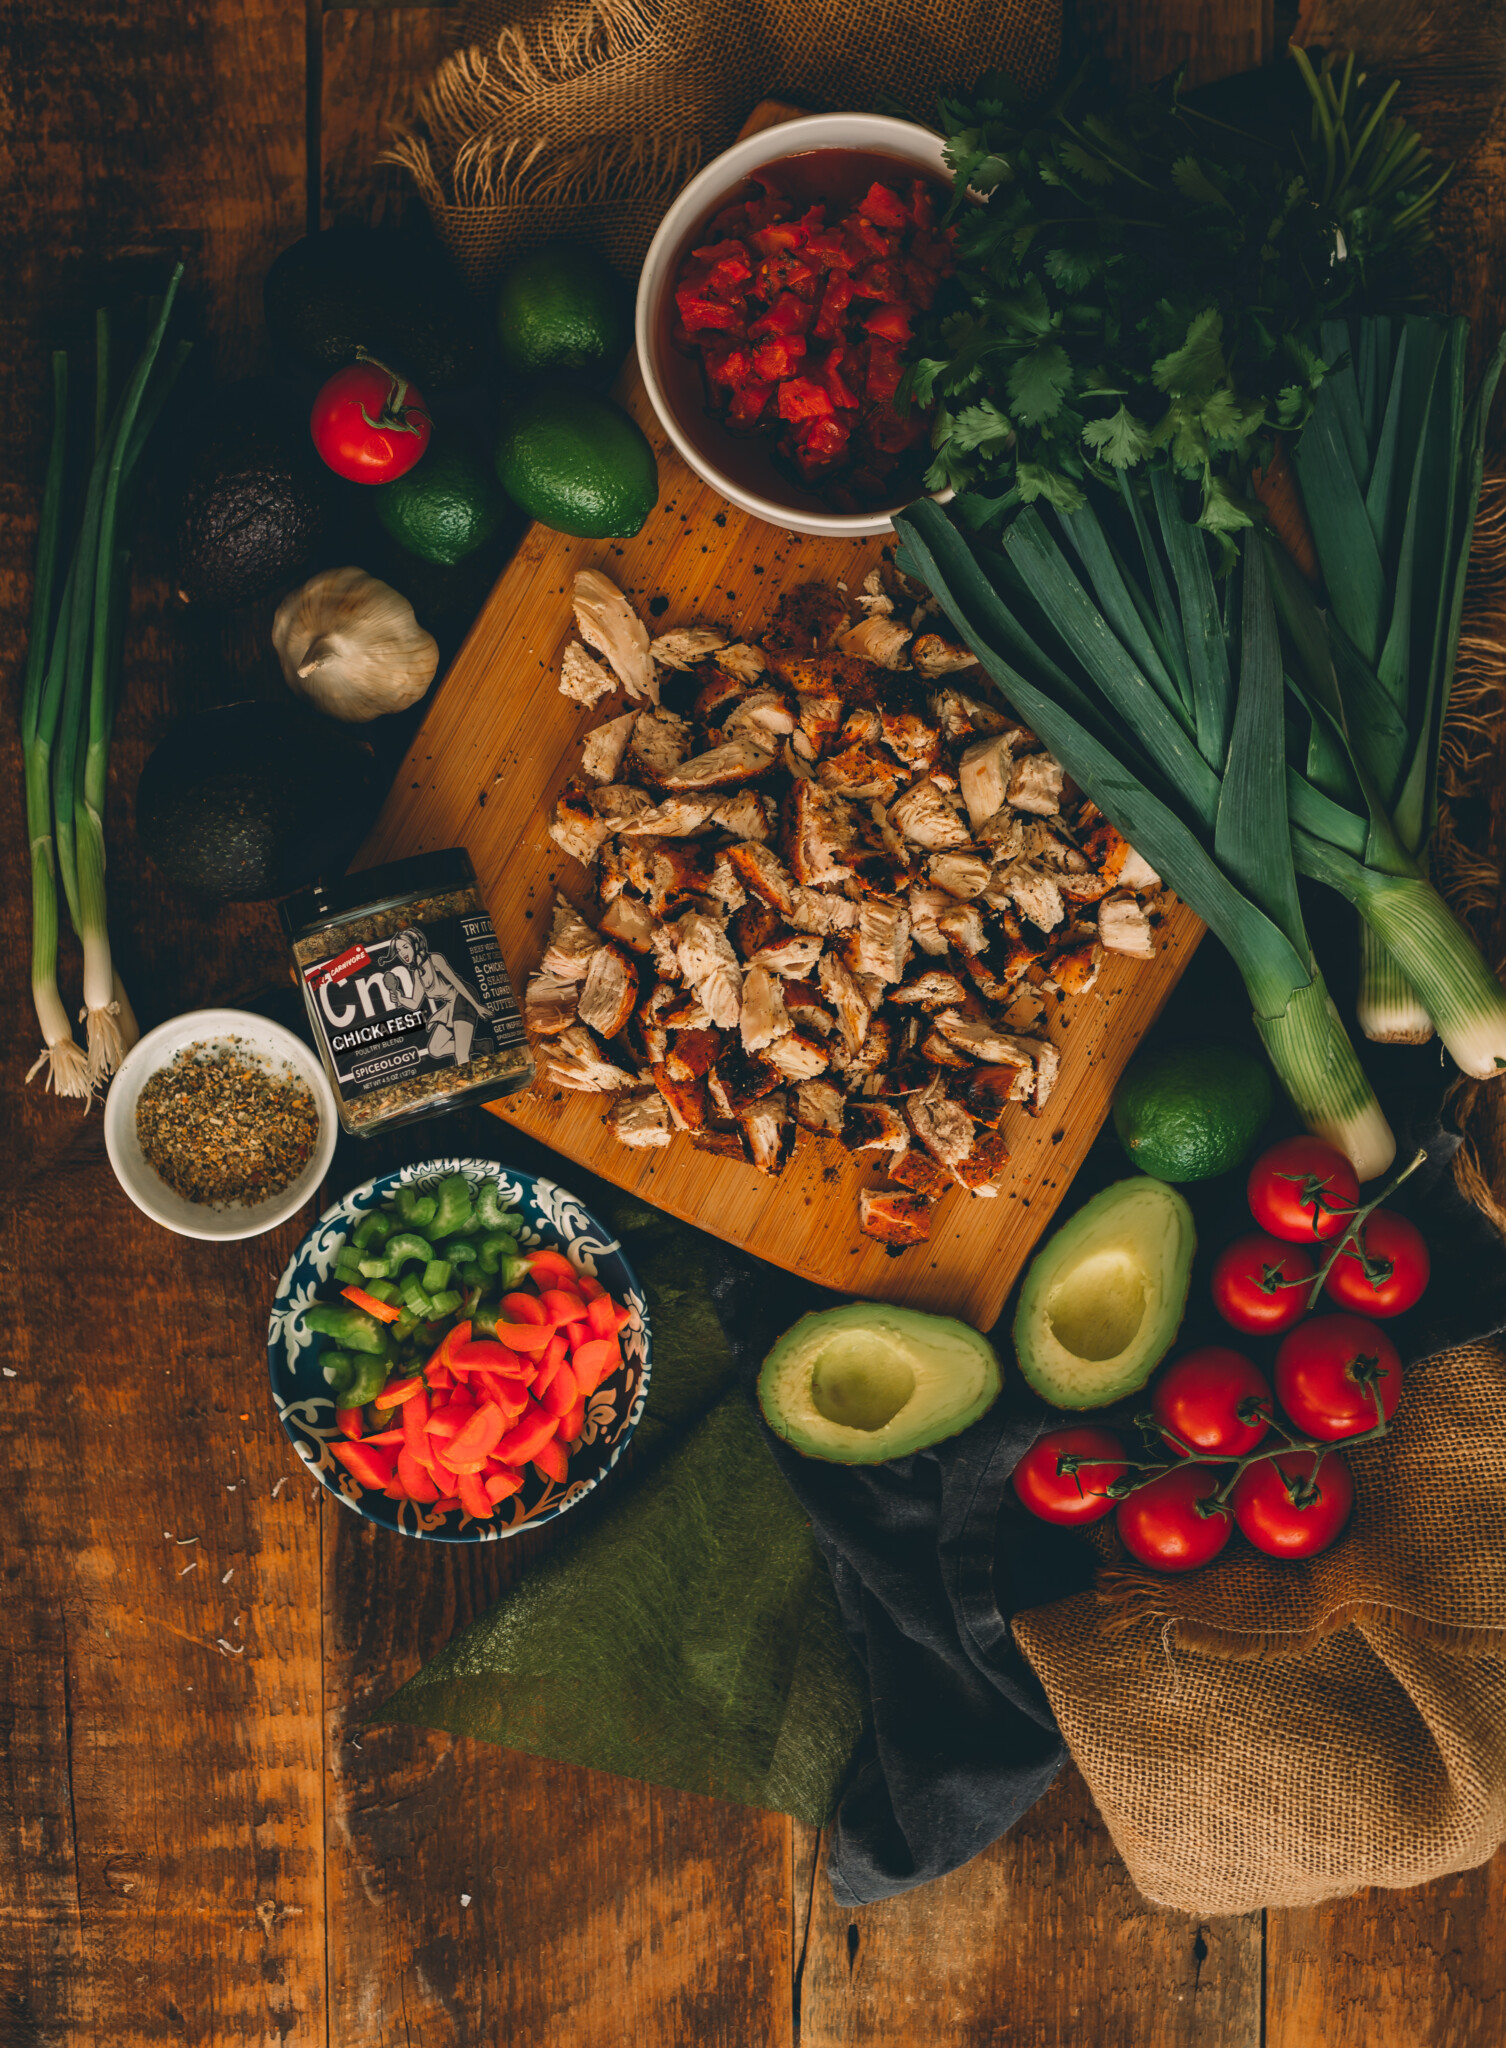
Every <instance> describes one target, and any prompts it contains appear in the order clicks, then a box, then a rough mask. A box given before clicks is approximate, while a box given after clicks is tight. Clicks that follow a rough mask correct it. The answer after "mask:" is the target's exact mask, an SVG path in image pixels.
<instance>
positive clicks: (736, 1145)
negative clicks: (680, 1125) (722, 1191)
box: [690, 1126, 748, 1165]
mask: <svg viewBox="0 0 1506 2048" xmlns="http://www.w3.org/2000/svg"><path fill="white" fill-rule="evenodd" d="M690 1142H691V1144H692V1145H694V1146H695V1148H696V1150H697V1151H698V1152H714V1153H716V1154H717V1156H718V1157H719V1158H722V1159H740V1160H742V1162H743V1163H744V1165H746V1164H747V1159H748V1148H747V1146H746V1144H745V1143H744V1142H743V1135H742V1132H741V1131H723V1130H717V1129H714V1128H712V1127H710V1126H708V1127H707V1128H706V1129H705V1130H704V1131H692V1132H691V1134H690Z"/></svg>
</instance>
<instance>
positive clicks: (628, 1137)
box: [606, 1088, 670, 1150]
mask: <svg viewBox="0 0 1506 2048" xmlns="http://www.w3.org/2000/svg"><path fill="white" fill-rule="evenodd" d="M606 1126H607V1129H608V1130H609V1131H610V1132H611V1133H612V1136H613V1137H614V1138H615V1139H616V1140H617V1142H618V1143H619V1144H620V1145H631V1146H633V1147H634V1149H635V1150H636V1149H639V1148H642V1147H647V1146H650V1145H667V1144H668V1143H669V1135H670V1133H669V1105H668V1103H666V1102H665V1100H664V1097H663V1096H662V1095H661V1094H660V1093H659V1092H658V1090H657V1089H656V1088H643V1089H639V1090H637V1091H635V1092H634V1093H633V1094H632V1095H619V1096H618V1098H617V1100H616V1101H615V1102H614V1103H613V1104H612V1107H611V1108H610V1109H609V1110H608V1111H607V1114H606Z"/></svg>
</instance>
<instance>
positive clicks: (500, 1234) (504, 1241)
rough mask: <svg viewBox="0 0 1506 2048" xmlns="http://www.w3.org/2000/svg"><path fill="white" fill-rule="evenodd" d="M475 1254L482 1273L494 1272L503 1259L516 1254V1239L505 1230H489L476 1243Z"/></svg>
mask: <svg viewBox="0 0 1506 2048" xmlns="http://www.w3.org/2000/svg"><path fill="white" fill-rule="evenodd" d="M476 1256H477V1258H478V1260H479V1261H480V1265H481V1270H482V1272H483V1273H495V1272H496V1271H497V1269H498V1267H499V1266H500V1265H501V1263H502V1261H503V1260H504V1259H515V1258H516V1257H517V1256H518V1240H517V1239H516V1238H515V1237H509V1235H508V1234H507V1232H506V1231H505V1230H493V1231H489V1232H488V1233H487V1235H486V1236H485V1237H483V1238H482V1239H481V1241H480V1243H479V1244H478V1245H477V1247H476Z"/></svg>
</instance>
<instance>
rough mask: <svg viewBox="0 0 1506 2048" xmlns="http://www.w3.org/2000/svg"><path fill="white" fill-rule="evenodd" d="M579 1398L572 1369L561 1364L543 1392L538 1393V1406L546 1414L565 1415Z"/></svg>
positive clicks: (577, 1384) (577, 1386) (578, 1389)
mask: <svg viewBox="0 0 1506 2048" xmlns="http://www.w3.org/2000/svg"><path fill="white" fill-rule="evenodd" d="M579 1399H580V1387H579V1383H578V1382H577V1380H576V1377H575V1374H574V1371H573V1370H572V1369H571V1367H570V1366H568V1365H562V1366H561V1367H560V1368H559V1371H558V1372H557V1373H556V1374H555V1375H554V1378H553V1379H552V1380H551V1381H550V1382H549V1384H548V1386H547V1387H546V1388H545V1389H544V1391H543V1393H542V1394H540V1395H539V1406H540V1407H541V1408H542V1409H543V1410H544V1412H545V1413H546V1414H547V1415H555V1416H565V1415H568V1414H569V1413H570V1410H571V1409H572V1408H573V1407H574V1406H575V1404H576V1402H577V1401H578V1400H579Z"/></svg>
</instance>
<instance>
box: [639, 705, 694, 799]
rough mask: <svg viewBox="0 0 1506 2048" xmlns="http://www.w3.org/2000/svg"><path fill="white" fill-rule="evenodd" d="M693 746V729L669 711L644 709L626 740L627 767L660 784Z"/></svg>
mask: <svg viewBox="0 0 1506 2048" xmlns="http://www.w3.org/2000/svg"><path fill="white" fill-rule="evenodd" d="M694 745H695V728H694V727H693V726H692V725H691V723H690V720H689V719H688V718H677V717H676V716H675V714H674V712H673V711H663V710H659V711H645V712H644V713H643V714H642V715H641V716H640V718H639V719H638V722H637V724H636V725H635V726H634V727H633V736H632V738H631V739H630V740H629V741H628V750H627V761H628V767H629V768H630V769H631V770H632V771H633V773H634V774H635V775H641V776H642V778H643V780H644V781H645V782H647V783H650V784H653V785H657V784H659V783H662V782H663V780H664V778H665V776H666V775H668V773H669V772H670V770H671V769H672V768H678V767H679V765H680V763H681V762H682V761H683V760H684V759H685V756H686V755H687V754H688V753H689V752H690V750H691V748H692V747H693V746H694Z"/></svg>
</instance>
